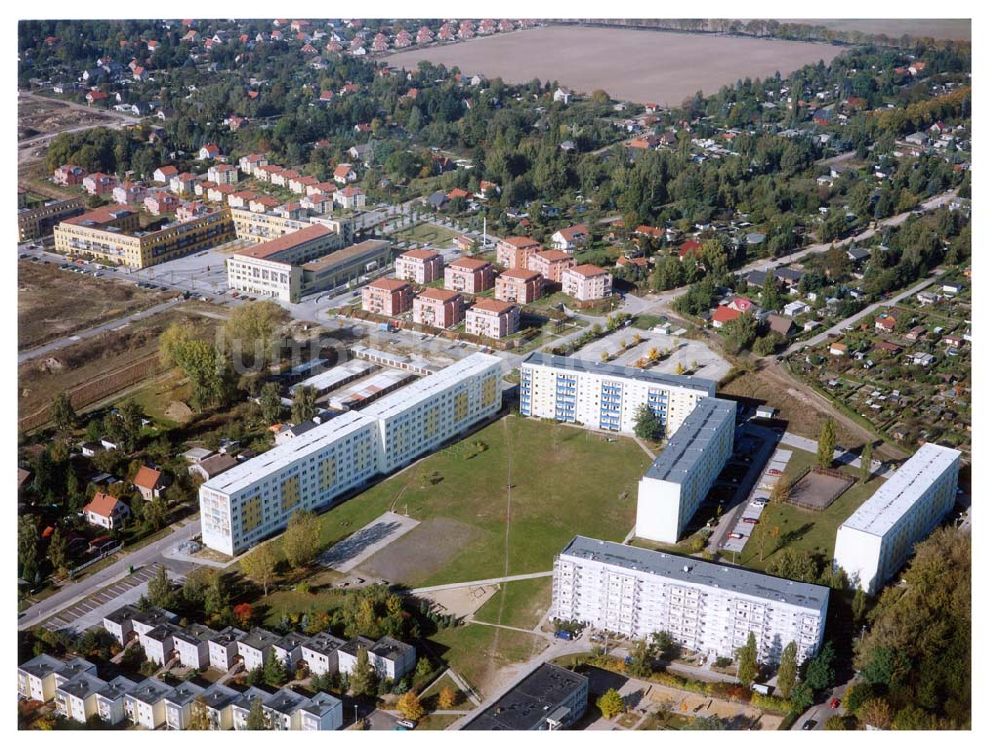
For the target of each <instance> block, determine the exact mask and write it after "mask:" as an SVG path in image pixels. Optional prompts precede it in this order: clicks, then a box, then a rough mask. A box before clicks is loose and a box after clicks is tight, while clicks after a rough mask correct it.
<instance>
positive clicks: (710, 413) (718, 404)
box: [643, 398, 736, 484]
mask: <svg viewBox="0 0 1000 750" xmlns="http://www.w3.org/2000/svg"><path fill="white" fill-rule="evenodd" d="M727 422H732V423H733V424H734V425H735V423H736V402H735V401H724V400H723V399H720V398H703V399H701V400H700V401H698V403H697V405H696V406H695V407H694V409H693V410H692V411H691V413H690V414H689V415H688V416H687V419H685V420H684V422H683V423H682V424H681V426H680V427H679V428H678V429H677V432H675V433H674V434H673V435H672V436H671V438H670V439H669V440H668V441H667V446H666V447H665V448H664V449H663V450H662V451H660V455H658V456H657V457H656V460H655V461H653V465H652V466H650V467H649V469H648V470H647V471H646V473H645V474H644V475H643V476H646V477H649V478H650V479H660V480H662V481H664V482H676V483H677V484H681V483H682V482H683V481H684V480H685V479H686V478H687V476H688V472H689V471H690V470H691V469H693V468H694V467H695V466H696V465H697V463H698V461H699V460H700V459H701V456H702V454H703V453H704V452H705V451H706V450H707V449H708V448H709V447H710V446H711V444H712V442H713V441H714V440H715V439H716V436H717V434H718V433H719V431H721V430H723V429H725V426H726V423H727Z"/></svg>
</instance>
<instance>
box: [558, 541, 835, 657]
mask: <svg viewBox="0 0 1000 750" xmlns="http://www.w3.org/2000/svg"><path fill="white" fill-rule="evenodd" d="M829 599H830V590H829V589H828V588H826V587H825V586H817V585H815V584H810V583H800V582H798V581H788V580H785V579H783V578H776V577H774V576H769V575H765V574H763V573H758V572H756V571H752V570H745V569H743V568H735V567H730V566H727V565H720V564H717V563H711V562H708V561H706V560H702V559H700V558H689V557H683V556H681V555H671V554H668V553H665V552H656V551H654V550H647V549H640V548H637V547H629V546H626V545H624V544H617V543H615V542H606V541H600V540H597V539H590V538H588V537H583V536H577V537H575V538H574V539H573V540H572V541H571V542H570V543H569V544H568V545H567V546H566V548H565V549H564V550H563V551H562V552H561V553H560V554H559V555H558V556H557V557H556V560H555V569H554V570H553V577H552V610H551V613H552V617H554V618H559V619H562V620H575V621H577V622H582V623H586V624H589V625H592V626H593V627H595V628H600V629H602V630H608V631H610V632H613V633H620V634H622V635H626V636H629V637H631V638H645V637H648V636H649V635H651V634H652V633H655V632H657V631H659V630H665V631H667V632H668V633H669V634H670V635H671V636H672V637H673V638H674V639H675V640H676V641H677V642H678V643H679V644H680V645H681V646H683V647H684V648H686V649H688V650H691V651H695V652H697V653H700V654H704V655H705V656H707V657H708V658H709V659H714V658H717V657H720V656H723V657H727V658H733V656H734V655H735V654H736V650H737V649H738V648H740V647H741V646H743V645H744V644H745V643H746V641H747V637H748V636H749V634H750V633H751V632H752V633H754V635H755V637H756V639H757V648H758V655H759V657H760V660H761V661H762V662H765V663H768V664H775V663H777V662H778V660H779V659H780V658H781V652H782V650H784V648H785V646H787V645H788V644H789V643H791V642H792V641H794V642H795V644H796V646H797V648H798V658H799V661H800V662H802V661H804V660H805V659H807V658H809V657H810V656H812V655H813V654H815V653H816V651H817V649H818V648H819V646H820V645H821V644H822V641H823V629H824V626H825V623H826V611H827V605H828V603H829Z"/></svg>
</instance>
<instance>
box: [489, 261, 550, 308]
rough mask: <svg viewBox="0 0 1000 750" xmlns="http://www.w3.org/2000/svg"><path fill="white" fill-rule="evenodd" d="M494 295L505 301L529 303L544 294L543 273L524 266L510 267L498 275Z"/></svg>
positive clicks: (520, 303)
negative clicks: (529, 269)
mask: <svg viewBox="0 0 1000 750" xmlns="http://www.w3.org/2000/svg"><path fill="white" fill-rule="evenodd" d="M493 296H494V297H496V298H497V299H498V300H503V301H505V302H516V303H517V304H519V305H527V304H529V303H531V302H534V301H535V300H536V299H539V298H540V297H541V296H542V275H541V274H540V273H538V272H537V271H528V270H527V269H523V268H511V269H508V270H506V271H504V272H503V273H501V274H500V275H499V276H497V282H496V287H495V288H494V290H493Z"/></svg>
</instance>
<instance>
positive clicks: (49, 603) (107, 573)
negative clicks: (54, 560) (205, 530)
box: [17, 519, 201, 630]
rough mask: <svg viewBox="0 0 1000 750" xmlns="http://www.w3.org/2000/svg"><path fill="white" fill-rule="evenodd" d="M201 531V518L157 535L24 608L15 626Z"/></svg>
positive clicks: (34, 619) (114, 578)
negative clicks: (98, 569) (150, 540)
mask: <svg viewBox="0 0 1000 750" xmlns="http://www.w3.org/2000/svg"><path fill="white" fill-rule="evenodd" d="M200 533H201V520H200V519H196V520H194V521H190V522H188V523H186V524H185V525H184V526H182V527H181V528H180V529H178V530H177V531H175V532H173V533H172V534H168V535H167V536H165V537H163V539H158V540H157V541H155V542H150V543H149V544H147V545H146V546H144V547H140V548H139V549H137V550H135V551H134V552H132V553H130V554H128V555H126V556H125V557H123V558H122V559H121V560H118V561H117V562H115V563H112V564H111V565H109V566H108V567H106V568H104V569H103V570H100V571H98V572H96V573H93V574H92V575H90V576H87V577H86V578H83V579H81V580H79V581H77V582H75V583H71V584H69V585H67V586H63V588H61V589H60V590H59V591H57V592H56V593H54V594H53V595H52V596H50V597H48V598H46V599H43V600H42V601H40V602H39V603H38V604H35V605H33V606H31V607H29V608H28V609H26V610H25V611H24V612H23V613H22V614H21V616H20V617H19V618H18V623H17V627H18V629H19V630H25V629H27V628H32V627H34V626H35V625H38V624H39V623H41V622H42V621H44V620H46V619H47V618H49V617H52V616H53V615H55V614H57V613H59V612H60V611H62V610H63V609H66V608H67V607H70V606H72V605H73V604H76V603H77V602H79V601H81V600H82V599H84V598H85V597H87V596H89V595H90V594H93V593H94V592H96V591H98V590H99V589H101V588H103V587H104V586H107V585H108V584H109V583H113V582H115V581H117V580H118V579H120V578H124V577H125V576H127V575H128V568H129V566H130V565H131V566H133V567H134V568H135V569H136V570H140V569H141V568H142V567H143V566H144V565H150V564H151V563H153V562H156V561H157V558H159V557H160V555H161V554H162V553H163V552H164V551H165V550H167V549H170V548H171V547H174V546H176V545H177V544H178V543H180V542H184V541H187V540H188V539H192V538H193V537H195V536H197V535H198V534H200Z"/></svg>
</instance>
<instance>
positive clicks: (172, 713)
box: [163, 682, 205, 730]
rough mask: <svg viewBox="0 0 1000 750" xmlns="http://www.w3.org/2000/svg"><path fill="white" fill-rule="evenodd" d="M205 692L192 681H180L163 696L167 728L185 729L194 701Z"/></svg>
mask: <svg viewBox="0 0 1000 750" xmlns="http://www.w3.org/2000/svg"><path fill="white" fill-rule="evenodd" d="M203 692H205V691H204V688H200V687H198V686H197V685H195V684H194V683H193V682H182V683H181V684H180V685H178V686H177V687H175V688H174V689H173V692H171V693H168V694H167V695H166V696H165V697H164V698H163V707H164V716H165V721H166V724H167V728H168V729H174V730H180V729H187V728H188V724H190V723H191V709H192V706H193V705H194V702H195V701H196V700H197V699H198V697H199V696H201V694H202V693H203Z"/></svg>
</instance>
